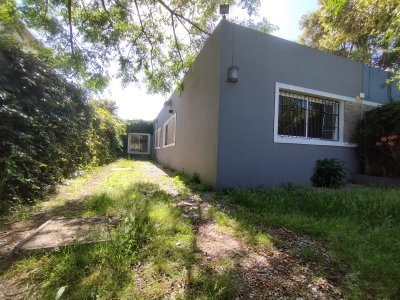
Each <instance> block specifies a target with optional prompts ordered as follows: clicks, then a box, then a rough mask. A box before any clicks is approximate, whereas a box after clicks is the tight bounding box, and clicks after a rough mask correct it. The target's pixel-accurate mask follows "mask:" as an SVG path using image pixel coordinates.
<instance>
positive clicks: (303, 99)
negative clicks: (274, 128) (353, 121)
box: [278, 91, 339, 140]
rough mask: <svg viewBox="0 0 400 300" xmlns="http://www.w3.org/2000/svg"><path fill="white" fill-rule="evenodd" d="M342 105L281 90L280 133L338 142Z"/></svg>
mask: <svg viewBox="0 0 400 300" xmlns="http://www.w3.org/2000/svg"><path fill="white" fill-rule="evenodd" d="M338 116H339V103H338V102H336V101H332V100H329V99H323V98H316V97H313V96H308V95H301V94H297V93H292V92H287V91H280V93H279V114H278V134H280V135H286V136H297V137H307V138H315V139H324V140H338V139H339V134H338V123H339V122H338Z"/></svg>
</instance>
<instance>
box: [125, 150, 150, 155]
mask: <svg viewBox="0 0 400 300" xmlns="http://www.w3.org/2000/svg"><path fill="white" fill-rule="evenodd" d="M128 154H143V155H147V154H150V152H134V151H129V152H128Z"/></svg>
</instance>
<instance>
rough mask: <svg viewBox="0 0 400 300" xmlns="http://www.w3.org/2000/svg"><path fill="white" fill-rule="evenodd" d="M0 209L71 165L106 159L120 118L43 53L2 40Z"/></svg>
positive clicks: (47, 185) (26, 199)
mask: <svg viewBox="0 0 400 300" xmlns="http://www.w3.org/2000/svg"><path fill="white" fill-rule="evenodd" d="M0 53H1V54H2V56H4V57H5V58H6V60H5V61H6V62H7V63H5V62H4V61H3V62H2V63H1V66H0V211H2V210H3V211H4V210H5V209H6V208H7V207H8V206H10V205H12V204H16V203H30V202H34V201H35V200H37V199H40V198H42V197H43V196H44V195H46V193H47V192H48V191H49V189H51V188H52V187H53V186H54V185H55V184H56V183H58V182H59V181H60V180H62V179H63V178H65V177H68V176H70V175H71V174H73V173H74V172H75V171H76V170H79V169H83V168H86V167H87V166H93V165H99V164H103V163H107V162H109V161H111V160H113V159H115V158H116V156H117V154H118V149H119V148H120V147H121V146H122V142H121V138H120V137H121V135H122V134H123V133H124V127H123V125H122V123H121V122H120V121H119V120H118V119H117V118H116V117H115V116H113V115H112V114H111V113H110V112H108V111H107V110H105V109H102V108H100V107H98V106H96V105H95V104H91V103H89V101H88V97H87V94H86V92H85V91H84V90H82V89H81V88H80V87H79V86H77V85H74V84H72V83H70V82H68V81H66V80H65V79H64V78H63V77H61V76H60V75H59V74H56V73H55V72H54V71H53V69H52V67H51V64H50V63H48V62H46V61H45V60H44V59H43V58H39V57H37V56H34V55H33V54H29V53H25V52H23V51H22V50H21V49H20V48H19V47H18V46H16V45H15V44H12V43H6V42H5V43H1V44H0Z"/></svg>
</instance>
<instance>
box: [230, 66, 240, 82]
mask: <svg viewBox="0 0 400 300" xmlns="http://www.w3.org/2000/svg"><path fill="white" fill-rule="evenodd" d="M238 80H239V67H237V66H231V67H229V69H228V81H229V82H238Z"/></svg>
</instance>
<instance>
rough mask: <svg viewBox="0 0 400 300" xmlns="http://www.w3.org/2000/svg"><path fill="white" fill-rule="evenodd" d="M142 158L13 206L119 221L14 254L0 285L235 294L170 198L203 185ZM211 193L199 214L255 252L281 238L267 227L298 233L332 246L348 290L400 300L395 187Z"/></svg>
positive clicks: (124, 293)
mask: <svg viewBox="0 0 400 300" xmlns="http://www.w3.org/2000/svg"><path fill="white" fill-rule="evenodd" d="M142 166H143V165H142V164H141V163H140V162H134V161H130V160H120V161H118V162H116V163H113V164H110V165H108V166H105V167H101V168H98V169H96V170H94V171H93V172H91V173H90V174H88V175H86V176H84V177H81V178H76V179H72V180H69V181H68V184H67V185H64V186H61V187H60V191H59V193H58V194H57V195H55V196H54V197H53V198H52V200H51V201H47V202H42V203H39V204H38V205H37V206H35V207H34V208H33V209H32V208H31V209H26V208H25V207H23V208H21V209H20V210H19V211H20V212H18V211H16V212H15V213H13V214H12V216H11V218H9V220H12V219H28V220H29V219H30V218H32V216H33V215H32V213H35V214H37V213H38V212H40V213H42V214H45V216H47V217H61V216H73V217H90V216H105V215H106V216H116V217H118V218H119V220H120V223H119V224H118V226H117V227H115V228H114V229H111V230H110V232H109V240H108V241H107V242H102V243H97V244H91V245H85V246H82V245H80V246H68V247H62V248H60V249H56V250H54V251H51V252H46V253H35V254H30V255H29V256H25V257H22V258H18V259H17V260H15V261H13V263H12V265H11V266H10V267H8V268H7V269H6V270H0V289H1V288H2V283H4V282H6V283H7V282H8V283H9V284H8V286H11V287H13V286H15V284H14V282H15V280H16V281H19V284H21V283H22V286H23V288H24V289H25V292H24V295H25V297H26V298H34V299H54V298H57V293H58V294H62V296H61V297H60V299H95V298H96V299H97V298H99V299H132V298H133V299H159V298H163V297H171V298H177V299H232V298H235V297H236V295H235V292H236V291H237V287H238V285H240V282H238V281H237V278H238V277H237V276H236V275H235V274H234V273H235V272H236V271H237V270H235V269H234V267H233V266H234V263H233V262H232V261H228V260H229V259H226V261H221V262H220V263H221V264H223V265H224V269H225V270H226V271H224V272H219V273H218V272H215V271H213V270H211V269H210V268H209V267H207V266H205V265H206V264H207V260H206V264H205V263H204V259H205V258H204V256H203V257H202V256H201V254H200V253H199V251H198V249H197V244H196V243H197V242H198V236H196V232H195V231H194V230H193V228H192V224H191V222H190V220H189V219H187V218H185V217H184V215H183V213H184V211H183V210H182V208H180V207H179V206H177V201H179V200H185V199H188V198H190V196H191V195H193V193H195V192H199V191H204V190H206V186H205V185H203V184H201V183H199V182H198V180H197V178H196V177H188V176H185V175H183V174H179V173H175V175H173V176H162V177H157V178H149V177H148V176H146V175H145V174H144V172H143V169H142ZM112 168H120V170H118V171H112ZM121 168H122V169H121ZM147 174H148V173H147ZM171 187H172V188H174V189H176V190H177V191H178V192H179V195H178V196H175V198H174V197H173V196H171V195H170V194H169V193H167V192H166V190H168V189H169V188H171ZM212 195H213V196H215V197H214V200H213V199H212V197H211V200H209V202H208V204H210V207H209V208H208V210H207V211H205V213H206V215H207V218H209V219H211V220H214V221H215V223H216V225H217V230H218V231H220V232H227V231H229V232H233V233H234V235H235V236H237V237H240V238H241V239H244V240H245V241H246V242H247V244H249V245H251V246H252V248H253V249H256V251H259V252H260V253H268V251H269V250H268V249H271V248H272V247H275V246H276V245H277V244H278V243H279V242H280V241H278V240H276V239H275V238H274V237H273V236H272V235H270V234H269V233H271V232H272V231H271V230H273V228H274V227H285V228H286V229H288V230H291V231H293V232H295V233H297V234H300V235H301V234H306V235H308V236H309V237H311V238H314V239H315V240H317V241H318V242H320V244H322V245H323V246H324V247H325V248H326V249H327V250H328V251H329V253H330V254H331V256H332V258H333V259H334V261H333V265H334V268H335V270H337V273H338V274H343V278H341V279H340V282H339V283H338V284H339V286H340V287H342V288H343V289H344V293H345V296H346V297H347V298H349V299H365V298H380V299H382V298H392V299H397V298H400V272H399V270H400V190H399V189H381V188H365V189H339V190H329V189H313V188H288V189H273V190H247V191H246V190H240V189H239V190H233V191H227V192H224V193H212ZM71 199H79V200H78V201H75V202H74V201H72V200H71ZM71 205H72V206H74V207H73V208H72V209H70V208H71V207H70V206H71ZM40 220H42V219H40ZM301 253H302V255H303V256H304V258H305V261H307V260H308V261H313V262H317V263H320V262H321V260H322V259H324V258H323V257H322V258H321V257H319V253H318V252H315V251H314V249H311V248H307V247H304V249H302V252H301ZM212 263H214V262H212ZM212 263H208V264H209V265H211V264H212ZM218 263H219V262H218ZM321 264H323V263H321ZM321 270H325V269H323V268H322V269H321ZM235 276H236V277H235ZM315 276H322V277H324V274H317V273H316V274H315ZM235 280H236V281H235ZM25 287H27V289H26V288H25ZM0 294H1V293H0Z"/></svg>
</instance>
